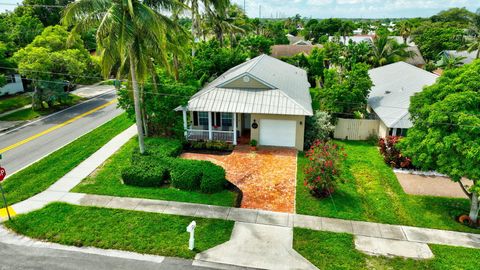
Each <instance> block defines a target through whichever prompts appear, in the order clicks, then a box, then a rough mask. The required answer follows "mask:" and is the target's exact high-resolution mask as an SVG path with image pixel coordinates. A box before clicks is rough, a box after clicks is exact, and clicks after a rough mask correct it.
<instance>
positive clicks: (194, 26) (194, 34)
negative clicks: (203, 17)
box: [192, 0, 199, 57]
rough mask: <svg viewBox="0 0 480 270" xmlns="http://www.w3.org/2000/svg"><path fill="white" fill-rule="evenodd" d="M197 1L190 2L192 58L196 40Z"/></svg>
mask: <svg viewBox="0 0 480 270" xmlns="http://www.w3.org/2000/svg"><path fill="white" fill-rule="evenodd" d="M197 15H198V0H192V36H193V44H192V57H194V56H195V53H196V49H195V44H196V42H197V39H198V35H197V34H198V33H197V31H198V23H199V22H198V20H197V19H198V18H197Z"/></svg>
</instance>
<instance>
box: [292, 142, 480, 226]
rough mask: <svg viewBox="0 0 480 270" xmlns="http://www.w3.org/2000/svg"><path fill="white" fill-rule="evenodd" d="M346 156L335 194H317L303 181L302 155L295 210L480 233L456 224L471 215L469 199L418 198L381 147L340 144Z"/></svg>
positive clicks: (299, 161)
mask: <svg viewBox="0 0 480 270" xmlns="http://www.w3.org/2000/svg"><path fill="white" fill-rule="evenodd" d="M337 143H338V144H339V145H340V146H343V147H344V148H345V152H346V153H347V154H348V157H347V160H346V161H345V168H344V170H343V172H342V178H343V179H345V180H346V181H345V182H344V183H339V184H338V186H337V188H336V189H335V192H334V193H333V195H332V196H331V198H325V199H322V200H320V199H318V198H315V197H313V196H312V195H311V194H310V193H309V191H308V190H307V188H306V187H304V185H303V179H304V173H303V168H304V166H305V165H306V164H307V161H308V160H307V158H305V157H304V156H303V155H302V154H299V157H298V173H297V195H296V196H297V197H296V198H297V199H296V200H297V201H296V203H297V204H296V207H297V213H299V214H305V215H314V216H325V217H334V218H341V219H352V220H364V221H371V222H379V223H389V224H401V225H409V226H418V227H427V228H435V229H444V230H456V231H465V232H475V233H480V230H477V229H473V228H470V227H467V226H464V225H462V224H460V223H458V222H457V221H456V220H455V217H456V216H458V215H459V214H462V213H465V212H467V213H468V209H469V202H468V200H467V199H456V198H444V197H432V196H416V195H409V194H406V193H405V192H404V191H403V188H402V187H401V186H400V183H399V182H398V180H397V177H396V176H395V174H394V173H393V171H392V169H391V168H390V167H389V166H387V165H386V164H385V163H384V161H383V159H382V157H381V155H380V153H379V151H378V149H377V148H376V147H375V146H372V145H370V144H368V143H366V142H354V141H342V142H337Z"/></svg>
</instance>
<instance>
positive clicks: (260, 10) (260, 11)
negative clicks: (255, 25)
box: [258, 5, 262, 19]
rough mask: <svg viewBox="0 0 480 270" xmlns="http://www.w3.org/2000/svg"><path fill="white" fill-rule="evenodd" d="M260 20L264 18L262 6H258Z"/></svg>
mask: <svg viewBox="0 0 480 270" xmlns="http://www.w3.org/2000/svg"><path fill="white" fill-rule="evenodd" d="M258 18H259V19H261V18H262V5H259V6H258Z"/></svg>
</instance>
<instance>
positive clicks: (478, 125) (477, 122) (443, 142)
mask: <svg viewBox="0 0 480 270" xmlns="http://www.w3.org/2000/svg"><path fill="white" fill-rule="evenodd" d="M409 111H410V114H411V119H412V122H413V128H411V129H409V131H408V136H407V137H406V138H404V139H403V140H402V141H401V142H400V146H401V149H402V151H403V154H404V155H406V156H409V157H411V158H412V161H413V164H414V165H415V166H417V167H420V168H422V169H425V170H427V169H433V170H436V171H438V172H440V173H443V174H446V175H448V176H449V177H450V178H451V179H452V180H453V181H454V182H458V183H459V184H460V186H461V187H462V189H463V191H464V192H465V194H466V195H467V196H468V198H469V199H470V202H471V209H470V215H469V216H470V218H471V219H472V220H473V221H474V222H476V221H477V218H478V211H479V206H480V205H479V194H480V166H479V164H480V140H479V137H480V61H476V62H474V63H473V64H471V65H465V66H463V67H461V68H457V69H451V70H447V71H445V73H444V74H443V75H442V77H440V78H439V79H438V81H437V82H436V83H435V84H434V85H432V86H429V87H427V88H425V90H423V91H422V92H420V93H418V94H416V95H415V96H413V97H412V99H411V105H410V109H409ZM462 177H465V178H468V179H470V180H472V181H473V186H471V187H467V186H465V185H464V184H463V183H462V180H461V179H462Z"/></svg>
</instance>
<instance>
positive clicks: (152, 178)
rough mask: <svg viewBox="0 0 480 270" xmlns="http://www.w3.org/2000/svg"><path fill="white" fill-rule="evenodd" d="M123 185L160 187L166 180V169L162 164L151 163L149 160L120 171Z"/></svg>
mask: <svg viewBox="0 0 480 270" xmlns="http://www.w3.org/2000/svg"><path fill="white" fill-rule="evenodd" d="M122 179H123V182H124V184H126V185H131V186H137V187H160V186H161V185H163V184H164V183H165V181H166V180H167V179H168V169H167V167H166V166H164V165H163V164H155V163H152V160H151V159H146V160H142V162H141V163H139V164H136V165H134V166H130V167H127V168H125V169H123V170H122Z"/></svg>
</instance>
